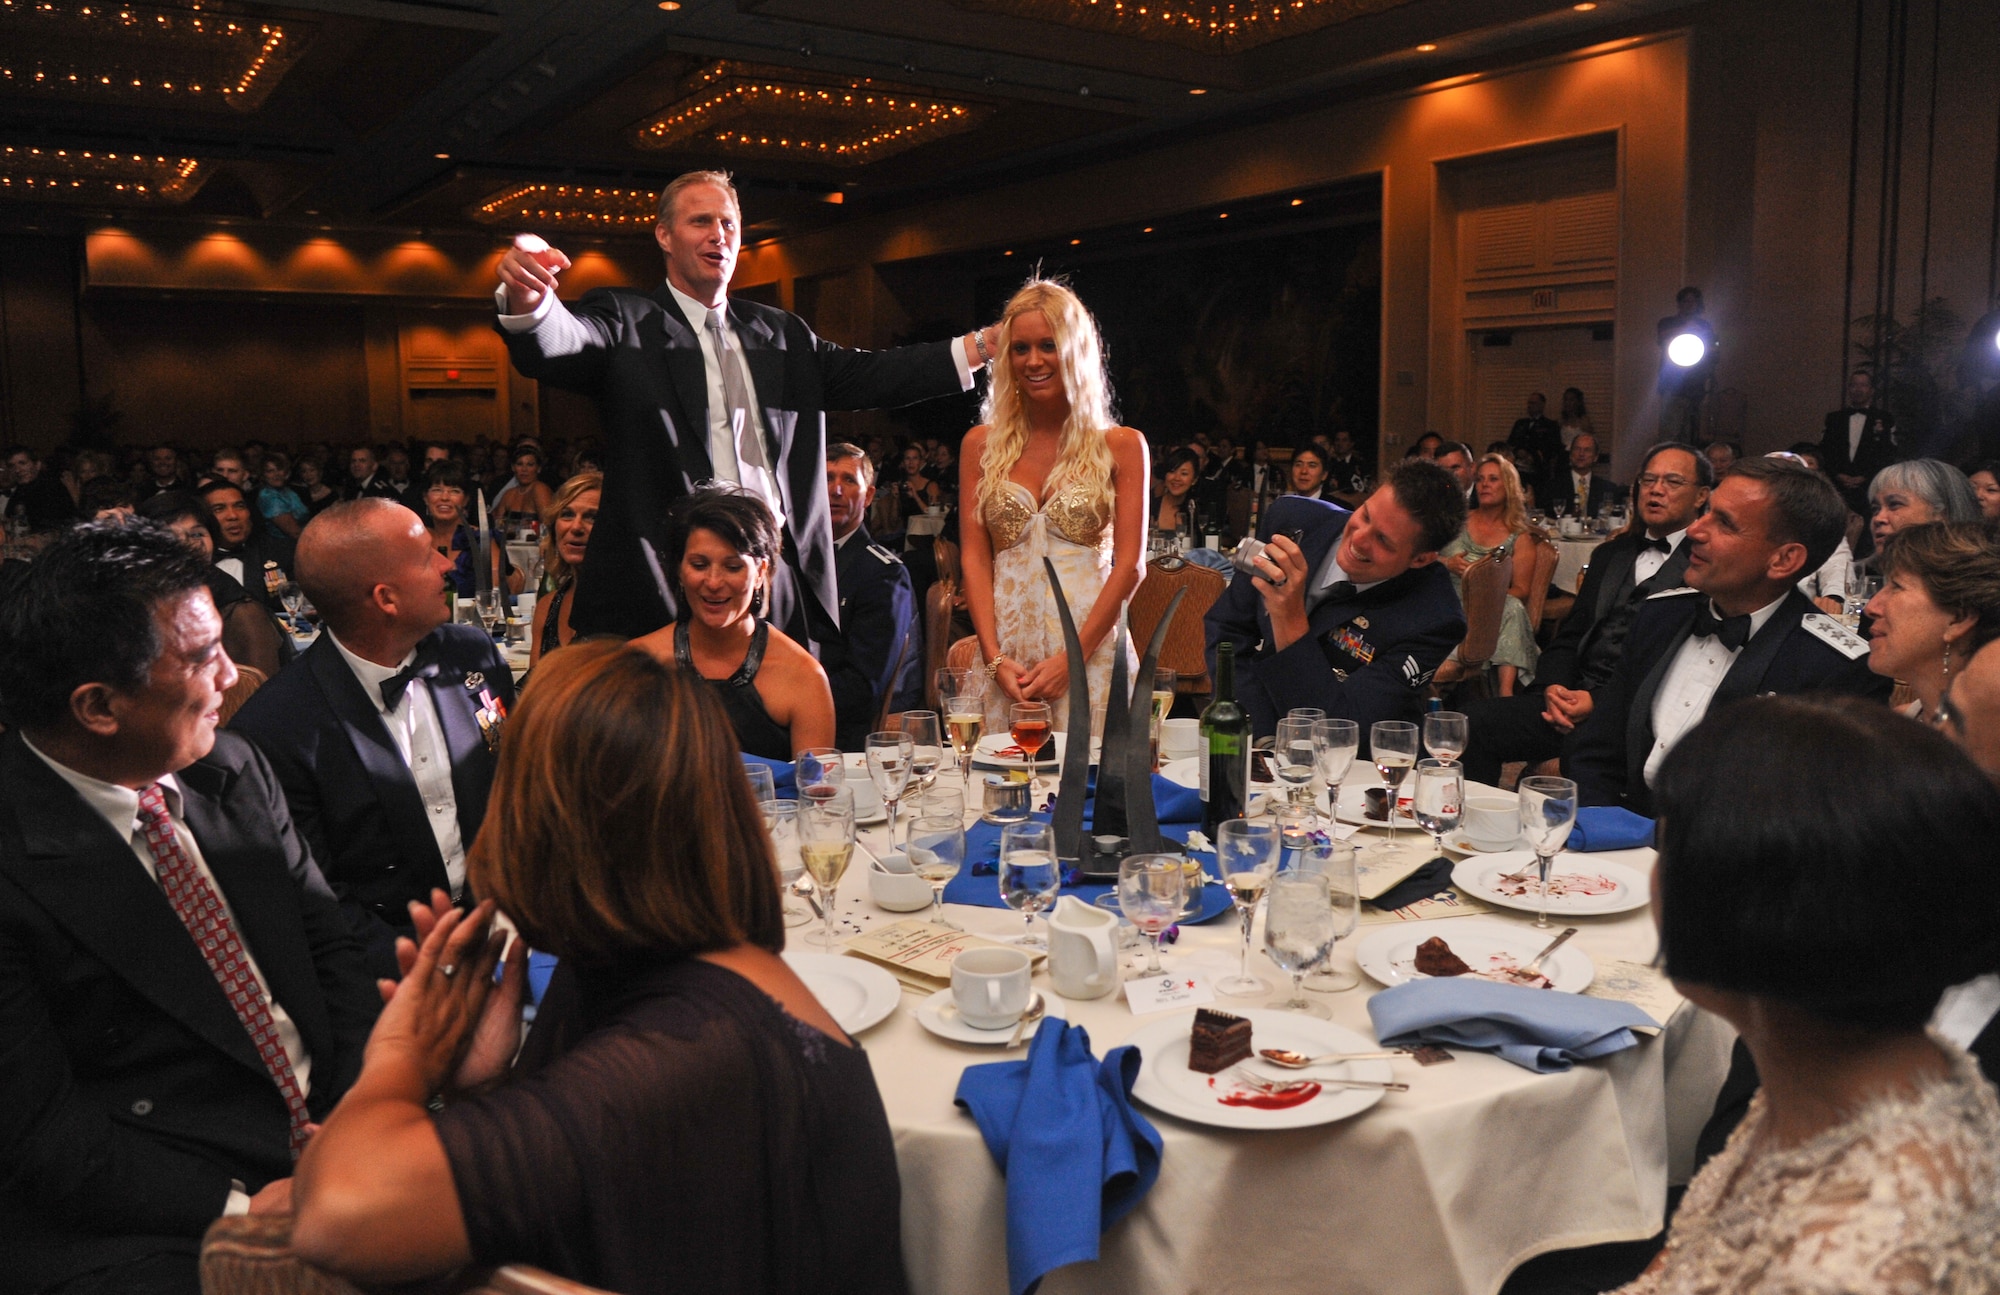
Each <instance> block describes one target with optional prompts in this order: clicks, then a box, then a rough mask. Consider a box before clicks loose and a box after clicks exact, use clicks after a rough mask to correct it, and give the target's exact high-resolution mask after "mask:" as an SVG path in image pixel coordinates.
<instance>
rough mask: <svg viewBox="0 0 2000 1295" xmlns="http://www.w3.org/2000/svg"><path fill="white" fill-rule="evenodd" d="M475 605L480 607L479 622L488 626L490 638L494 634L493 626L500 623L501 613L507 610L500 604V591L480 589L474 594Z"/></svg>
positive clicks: (487, 633)
mask: <svg viewBox="0 0 2000 1295" xmlns="http://www.w3.org/2000/svg"><path fill="white" fill-rule="evenodd" d="M473 606H474V607H475V608H477V609H478V612H479V623H480V624H481V625H484V626H485V627H486V635H487V637H488V638H491V637H492V636H493V627H494V626H495V625H498V624H499V623H500V616H501V613H502V612H503V611H504V610H505V609H504V608H503V607H502V606H501V605H500V591H499V590H498V589H482V590H480V591H479V592H478V593H477V594H475V595H473Z"/></svg>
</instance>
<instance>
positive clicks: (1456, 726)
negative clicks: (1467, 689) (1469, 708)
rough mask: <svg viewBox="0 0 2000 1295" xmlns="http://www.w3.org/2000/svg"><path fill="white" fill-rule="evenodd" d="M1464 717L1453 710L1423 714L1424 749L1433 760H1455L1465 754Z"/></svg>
mask: <svg viewBox="0 0 2000 1295" xmlns="http://www.w3.org/2000/svg"><path fill="white" fill-rule="evenodd" d="M1465 730H1466V719H1465V716H1464V715H1463V714H1461V713H1459V712H1458V711H1455V710H1434V711H1432V712H1431V713H1430V714H1428V715H1426V716H1424V750H1426V751H1429V752H1430V753H1431V758H1432V759H1435V760H1457V759H1459V758H1460V757H1462V756H1463V755H1464V754H1465V742H1466V736H1465Z"/></svg>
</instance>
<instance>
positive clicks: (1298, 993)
mask: <svg viewBox="0 0 2000 1295" xmlns="http://www.w3.org/2000/svg"><path fill="white" fill-rule="evenodd" d="M1270 896H1271V897H1270V900H1269V902H1267V903H1266V904H1265V906H1264V953H1265V955H1266V956H1268V957H1269V958H1270V959H1271V961H1272V962H1274V963H1276V964H1277V966H1278V970H1280V971H1283V972H1286V973H1288V974H1289V975H1290V976H1291V978H1292V996H1291V997H1290V998H1288V999H1286V1000H1285V1001H1284V1002H1282V1003H1278V1004H1277V1005H1276V1006H1277V1007H1278V1008H1279V1009H1280V1010H1283V1011H1288V1012H1304V1013H1306V1014H1307V1015H1308V1016H1317V1017H1319V1018H1320V1019H1321V1020H1326V1019H1328V1018H1330V1017H1331V1016H1332V1015H1333V1011H1332V1009H1331V1008H1329V1007H1327V1005H1326V1004H1324V1003H1316V1002H1314V1001H1312V1000H1311V999H1309V998H1307V997H1306V995H1305V989H1304V986H1303V984H1302V982H1303V981H1304V979H1305V974H1306V973H1307V972H1308V971H1317V970H1319V969H1320V968H1322V967H1324V966H1325V965H1326V962H1327V959H1328V958H1330V957H1332V956H1333V945H1334V941H1335V940H1337V939H1338V938H1339V937H1338V936H1337V935H1335V934H1334V916H1333V890H1332V887H1331V885H1330V884H1329V882H1328V879H1327V877H1326V876H1325V875H1324V874H1321V873H1316V872H1287V873H1285V874H1284V875H1283V876H1280V877H1278V878H1276V879H1274V880H1273V881H1272V882H1271V892H1270Z"/></svg>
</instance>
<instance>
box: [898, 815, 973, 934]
mask: <svg viewBox="0 0 2000 1295" xmlns="http://www.w3.org/2000/svg"><path fill="white" fill-rule="evenodd" d="M964 866H965V816H964V815H963V814H959V815H956V816H952V817H944V816H936V817H933V816H930V815H927V814H923V813H922V812H921V811H919V814H918V817H916V818H915V819H913V820H911V822H910V867H911V868H912V869H914V870H915V871H916V874H917V875H918V876H919V877H922V878H923V879H924V880H925V881H928V882H929V883H930V884H931V920H932V921H934V922H936V923H938V924H939V925H940V926H952V924H951V923H950V922H947V921H945V920H944V888H945V883H947V882H949V881H950V880H951V879H952V878H953V877H956V876H957V875H958V870H959V869H960V868H963V867H964ZM952 929H953V930H956V929H958V928H957V927H955V926H953V927H952Z"/></svg>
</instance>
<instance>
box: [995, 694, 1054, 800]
mask: <svg viewBox="0 0 2000 1295" xmlns="http://www.w3.org/2000/svg"><path fill="white" fill-rule="evenodd" d="M1054 722H1055V716H1054V712H1052V711H1051V710H1050V709H1049V704H1048V703H1047V702H1045V701H1017V702H1015V703H1014V704H1013V705H1012V706H1009V707H1008V708H1007V729H1008V732H1009V733H1010V734H1011V735H1012V737H1013V739H1014V745H1015V746H1018V747H1020V748H1021V758H1022V759H1023V760H1025V761H1027V763H1028V778H1029V780H1030V781H1033V780H1034V777H1035V775H1036V774H1038V773H1039V772H1041V764H1040V762H1039V761H1038V760H1037V759H1036V758H1035V757H1036V756H1037V755H1039V754H1040V752H1041V749H1042V744H1043V743H1045V742H1047V741H1048V740H1049V727H1050V725H1052V724H1053V723H1054Z"/></svg>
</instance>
